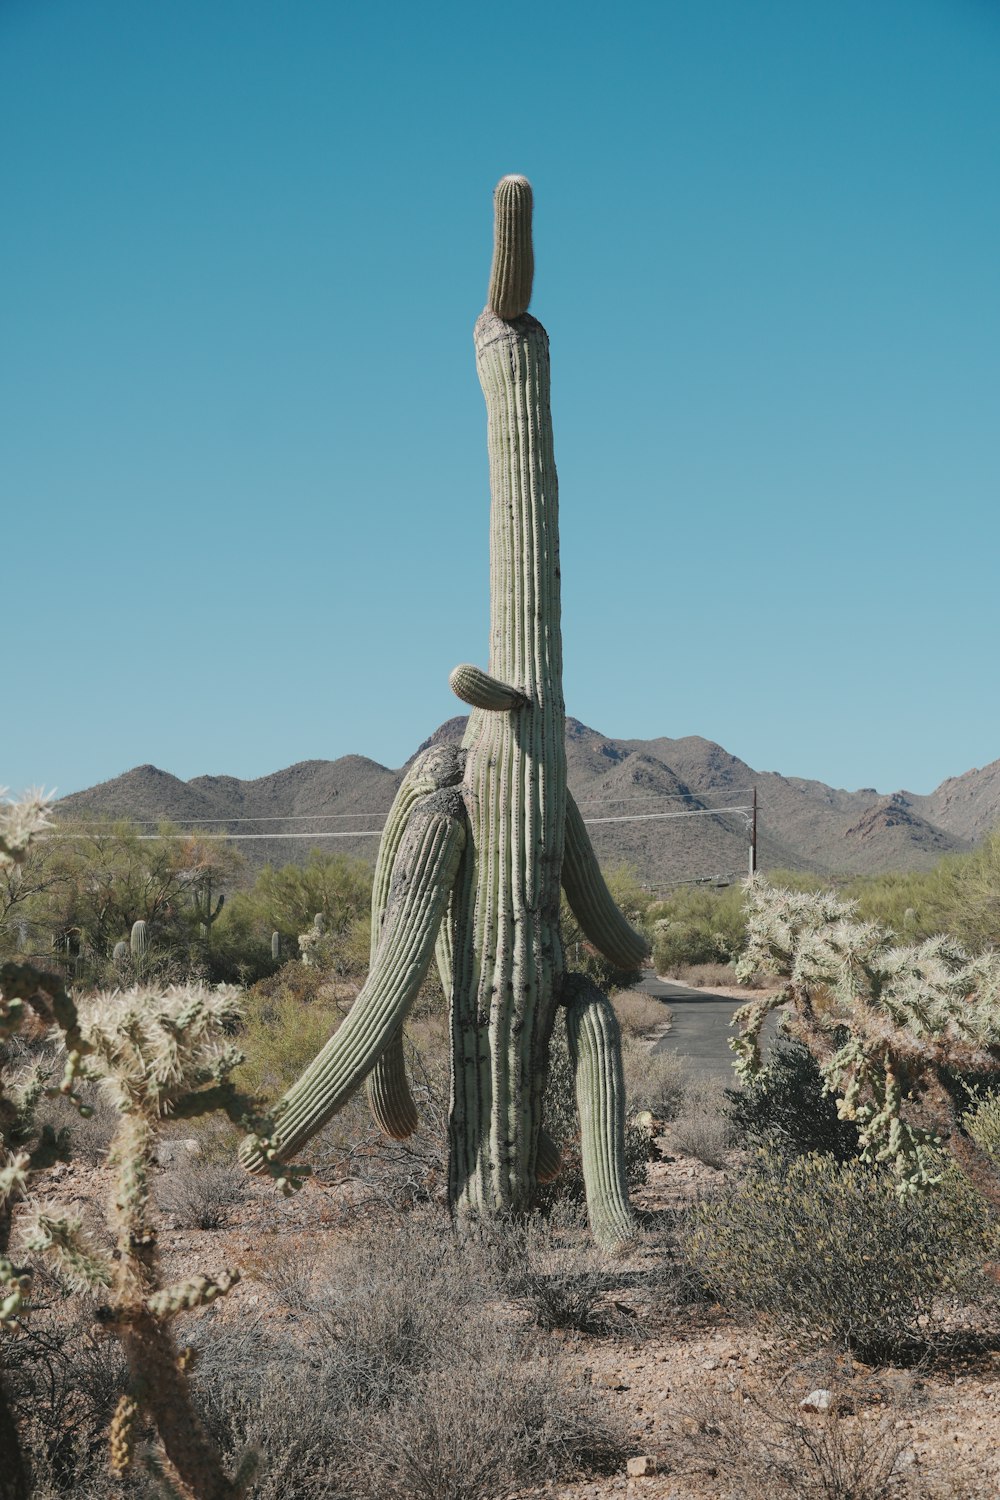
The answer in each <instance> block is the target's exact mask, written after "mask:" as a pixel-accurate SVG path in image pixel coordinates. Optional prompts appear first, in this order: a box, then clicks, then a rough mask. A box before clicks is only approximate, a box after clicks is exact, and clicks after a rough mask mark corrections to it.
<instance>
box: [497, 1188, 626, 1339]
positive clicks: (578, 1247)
mask: <svg viewBox="0 0 1000 1500" xmlns="http://www.w3.org/2000/svg"><path fill="white" fill-rule="evenodd" d="M469 1254H470V1255H472V1256H473V1257H474V1260H475V1263H476V1267H477V1274H478V1275H479V1277H480V1279H481V1280H482V1282H483V1285H484V1286H485V1287H486V1288H487V1289H490V1290H492V1291H493V1293H494V1294H495V1295H496V1296H498V1297H502V1298H503V1299H505V1300H507V1301H512V1302H515V1303H518V1304H520V1305H521V1306H523V1307H524V1308H526V1309H527V1311H528V1312H530V1313H531V1316H532V1320H533V1321H534V1323H535V1324H536V1326H537V1327H539V1328H542V1329H545V1330H551V1329H553V1328H572V1329H575V1330H576V1331H577V1332H579V1333H606V1332H608V1331H609V1330H611V1329H612V1328H615V1327H618V1326H620V1325H621V1322H622V1319H621V1316H620V1313H619V1312H618V1311H617V1309H615V1308H614V1307H613V1306H609V1305H608V1303H607V1301H606V1293H607V1292H608V1290H609V1286H611V1285H613V1282H611V1281H610V1280H609V1275H608V1269H607V1264H606V1260H605V1258H604V1257H603V1256H602V1253H601V1252H600V1251H599V1250H598V1249H597V1248H596V1247H595V1246H594V1244H593V1241H592V1240H591V1238H590V1235H589V1233H588V1231H587V1221H586V1214H585V1213H583V1212H581V1211H579V1210H578V1209H577V1208H576V1207H575V1206H574V1205H571V1204H570V1205H566V1204H563V1205H560V1206H558V1207H557V1208H556V1209H555V1210H554V1211H553V1213H551V1214H550V1215H548V1216H543V1215H541V1214H533V1215H532V1216H531V1217H530V1218H527V1219H523V1218H518V1219H500V1220H492V1221H487V1222H485V1223H482V1224H480V1225H479V1226H478V1229H477V1232H476V1235H475V1237H474V1238H473V1240H472V1241H471V1244H470V1248H469Z"/></svg>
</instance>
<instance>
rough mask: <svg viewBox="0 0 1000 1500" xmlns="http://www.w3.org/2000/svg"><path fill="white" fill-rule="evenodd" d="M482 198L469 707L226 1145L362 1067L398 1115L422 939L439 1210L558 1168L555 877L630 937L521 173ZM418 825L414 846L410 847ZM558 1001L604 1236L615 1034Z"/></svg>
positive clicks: (409, 784)
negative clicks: (326, 1001)
mask: <svg viewBox="0 0 1000 1500" xmlns="http://www.w3.org/2000/svg"><path fill="white" fill-rule="evenodd" d="M494 202H495V238H494V256H493V269H492V272H491V277H490V289H489V296H488V299H487V307H486V310H485V311H484V312H483V313H482V315H481V316H480V318H479V320H478V322H477V323H476V327H475V334H474V342H475V351H476V365H477V369H478V372H479V379H480V383H481V385H482V388H483V393H484V396H485V398H486V409H487V443H488V451H489V469H490V494H491V506H490V652H489V663H488V669H487V670H486V671H483V670H482V669H481V668H479V667H475V666H469V665H462V666H460V667H457V668H456V669H455V671H454V672H453V673H452V677H451V683H452V687H453V688H454V690H455V692H456V693H457V695H458V696H459V697H460V698H461V699H462V700H463V701H464V702H467V703H469V704H470V705H471V706H472V709H473V711H472V713H471V715H470V717H469V725H468V730H467V732H466V735H465V738H464V741H463V744H462V749H461V750H460V751H455V750H453V749H447V748H441V747H433V748H432V749H430V750H428V751H427V752H425V754H424V755H422V756H419V757H418V758H417V759H416V760H415V761H414V763H413V766H412V767H411V769H410V772H409V773H408V775H407V776H406V778H405V779H404V781H403V783H402V785H401V786H400V789H399V792H398V793H397V796H396V800H395V802H394V804H393V807H392V810H391V811H390V813H389V817H388V820H387V822H386V826H385V829H384V831H383V835H382V845H381V848H380V851H379V860H378V865H377V868H376V874H375V883H374V887H373V893H372V943H373V952H372V967H371V973H370V976H369V979H368V982H367V984H366V985H365V987H364V989H363V990H362V992H361V994H360V995H359V997H358V999H357V1000H356V1001H355V1003H354V1006H353V1007H352V1009H351V1011H350V1013H349V1015H348V1017H347V1019H346V1020H345V1021H344V1023H343V1024H342V1026H341V1027H340V1030H339V1031H338V1032H337V1033H336V1034H335V1035H334V1037H333V1038H332V1039H331V1041H330V1042H329V1043H328V1044H327V1046H326V1047H325V1048H324V1050H323V1051H322V1052H321V1053H320V1055H319V1057H318V1058H317V1059H316V1061H315V1062H314V1063H313V1064H312V1065H311V1066H310V1067H309V1068H308V1069H307V1070H306V1072H305V1073H304V1074H303V1076H302V1078H301V1079H300V1080H299V1081H298V1083H296V1084H294V1085H293V1086H292V1088H291V1089H290V1090H289V1092H288V1094H286V1096H285V1098H284V1100H283V1101H282V1102H281V1103H280V1104H279V1105H278V1107H277V1110H276V1111H275V1115H274V1134H273V1137H272V1138H271V1140H270V1142H269V1145H268V1151H267V1153H262V1152H261V1149H260V1145H259V1143H255V1142H248V1143H247V1144H246V1145H245V1146H244V1153H243V1154H244V1160H245V1161H246V1162H247V1164H248V1165H250V1166H251V1167H253V1168H259V1167H260V1166H262V1165H263V1163H264V1160H265V1156H266V1158H267V1160H268V1161H272V1160H283V1159H286V1158H287V1156H288V1155H289V1154H290V1153H291V1152H292V1151H294V1150H295V1148H296V1146H297V1145H298V1144H300V1143H301V1142H303V1141H304V1140H306V1139H307V1138H308V1136H309V1135H310V1134H312V1133H313V1132H314V1131H315V1130H317V1129H318V1128H319V1126H320V1125H321V1124H322V1123H323V1122H324V1121H325V1120H326V1119H328V1118H329V1116H330V1115H331V1114H332V1113H334V1111H335V1110H336V1109H338V1108H339V1107H340V1105H341V1104H342V1103H343V1102H344V1100H345V1099H346V1098H347V1096H348V1094H349V1093H350V1092H351V1090H352V1089H353V1088H354V1087H355V1086H356V1085H357V1083H358V1082H360V1080H361V1078H363V1077H364V1076H365V1075H366V1074H371V1078H370V1083H369V1102H370V1104H371V1107H372V1110H373V1113H374V1114H375V1118H376V1119H377V1120H378V1122H379V1124H380V1125H381V1126H382V1127H383V1129H385V1130H386V1131H387V1132H388V1133H389V1134H391V1135H405V1134H407V1133H409V1131H410V1130H412V1129H413V1128H414V1126H415V1124H416V1111H415V1107H414V1105H413V1100H412V1096H411V1095H410V1092H409V1088H408V1085H407V1082H406V1073H405V1067H404V1062H403V1051H402V1037H401V1026H402V1022H403V1019H404V1017H405V1015H406V1011H407V1008H408V1006H409V1004H410V1003H411V1001H412V999H413V997H414V996H415V994H416V992H417V988H418V987H419V984H420V982H421V980H422V978H423V975H424V973H425V972H426V969H427V966H428V964H429V962H430V956H431V952H432V950H434V952H435V954H436V957H437V962H438V968H439V970H440V973H441V978H442V983H443V984H444V987H445V993H446V995H447V996H448V999H449V1004H450V1011H451V1041H452V1102H451V1115H450V1120H449V1144H450V1156H449V1182H448V1188H449V1199H450V1202H451V1206H452V1210H453V1212H454V1213H455V1215H456V1217H457V1218H458V1219H459V1220H460V1221H463V1220H475V1219H477V1218H479V1217H482V1216H489V1215H496V1214H502V1213H508V1212H515V1213H520V1212H524V1211H525V1210H527V1209H528V1208H529V1207H530V1206H531V1203H532V1200H533V1197H534V1194H535V1190H536V1183H537V1181H538V1180H539V1179H547V1178H549V1177H551V1176H552V1175H553V1174H554V1173H555V1172H557V1171H558V1166H559V1156H558V1150H557V1148H556V1147H555V1145H554V1143H553V1142H551V1141H550V1140H549V1139H548V1137H547V1136H546V1135H545V1133H544V1131H543V1130H542V1105H543V1095H544V1091H545V1084H546V1078H547V1073H548V1054H549V1042H550V1038H551V1033H552V1026H553V1020H554V1017H555V1011H556V1006H557V1005H558V1004H559V1003H560V1001H561V1000H563V999H565V998H567V997H564V994H563V990H564V985H565V984H566V976H565V974H564V968H563V950H562V940H561V936H560V931H559V901H560V886H561V885H562V884H563V883H565V885H566V889H567V894H568V895H570V896H571V899H572V901H573V907H574V911H575V913H576V916H577V919H578V920H579V922H580V924H581V926H582V927H583V929H584V931H585V932H586V934H587V936H588V937H589V938H590V939H591V941H593V942H594V943H595V945H596V946H597V947H598V948H600V949H601V950H602V951H607V956H608V957H610V958H611V959H612V961H613V962H617V963H621V964H622V966H623V967H626V966H627V967H632V966H634V964H635V962H637V961H638V960H639V959H640V958H641V957H643V956H645V953H646V952H647V946H646V944H645V942H644V940H643V939H642V938H641V937H639V935H638V934H636V933H634V932H632V930H631V929H630V928H629V926H628V924H627V923H626V922H625V919H624V917H622V915H621V913H620V912H618V911H617V909H616V908H615V907H614V904H613V902H612V900H611V897H610V895H609V894H608V891H607V887H606V886H605V884H604V881H603V879H602V878H601V875H600V871H599V869H598V866H597V862H596V859H595V857H594V852H593V849H592V848H591V845H590V841H589V839H588V838H587V836H586V831H585V830H584V828H583V821H582V819H581V818H580V816H579V813H578V812H577V810H576V809H575V808H574V807H573V806H572V805H571V804H569V803H568V801H567V789H566V749H565V707H564V704H563V694H562V637H561V631H560V600H559V535H558V486H557V480H556V469H555V460H554V456H553V443H552V422H551V416H550V411H549V345H548V335H547V334H546V332H545V329H544V328H543V327H542V325H541V324H540V323H539V322H537V321H536V320H535V319H534V318H532V317H530V316H528V315H527V306H528V302H529V300H530V296H531V283H532V275H533V256H532V248H531V212H532V197H531V188H530V185H529V184H528V183H527V181H526V180H525V179H524V178H523V177H506V178H504V179H503V180H502V181H501V183H500V184H499V185H498V187H497V190H496V193H495V198H494ZM432 828H433V829H435V830H436V832H435V837H436V838H437V839H438V840H439V842H438V844H437V846H436V848H437V852H436V853H435V855H434V858H433V859H431V858H425V857H424V855H423V853H422V852H421V851H422V850H423V849H424V847H425V841H426V839H427V837H428V836H429V830H431V829H432ZM623 959H625V960H627V963H623V962H622V961H623ZM568 1000H569V1001H571V1035H572V1036H573V1037H574V1038H575V1041H574V1047H575V1049H576V1050H575V1053H574V1057H575V1060H576V1084H577V1093H578V1104H579V1108H580V1113H581V1117H582V1119H583V1121H584V1138H585V1154H586V1160H587V1163H588V1165H587V1171H586V1183H587V1193H588V1200H590V1199H592V1200H593V1201H592V1202H591V1203H590V1219H591V1225H592V1227H593V1231H594V1234H595V1236H596V1237H597V1238H598V1239H599V1240H600V1241H601V1242H602V1243H604V1244H606V1245H608V1246H609V1247H613V1246H616V1245H618V1244H619V1243H620V1242H621V1241H622V1240H623V1239H624V1238H625V1237H626V1235H627V1233H628V1232H629V1229H630V1218H629V1209H628V1198H627V1194H626V1192H625V1176H624V1118H623V1109H624V1104H623V1092H622V1083H621V1059H620V1040H619V1036H618V1032H617V1028H616V1026H615V1024H614V1016H613V1013H612V1012H611V1010H610V1005H609V1004H608V1001H607V1000H606V998H605V997H603V996H601V994H600V992H599V991H597V990H596V989H594V987H593V986H589V987H586V986H585V987H584V989H583V990H580V989H579V988H576V989H572V992H571V994H570V995H569V996H568Z"/></svg>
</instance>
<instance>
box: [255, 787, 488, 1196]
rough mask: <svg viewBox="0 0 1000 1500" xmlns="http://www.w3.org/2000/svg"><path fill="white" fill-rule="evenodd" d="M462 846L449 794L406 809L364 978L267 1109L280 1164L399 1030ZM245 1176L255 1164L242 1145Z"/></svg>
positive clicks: (456, 803) (456, 800)
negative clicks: (317, 1048)
mask: <svg viewBox="0 0 1000 1500" xmlns="http://www.w3.org/2000/svg"><path fill="white" fill-rule="evenodd" d="M464 847H465V814H464V807H463V804H462V799H461V796H460V795H459V793H458V792H457V791H456V790H454V789H447V790H445V791H440V792H434V793H432V795H431V796H429V797H427V798H425V799H424V800H423V801H422V802H421V804H420V805H419V806H418V807H417V808H415V809H414V810H413V812H412V813H411V816H410V820H409V823H408V825H407V828H406V831H405V833H404V834H403V838H402V840H401V842H400V845H399V850H398V852H397V854H396V859H395V862H394V864H393V871H392V881H391V884H390V889H389V899H388V902H387V905H386V911H385V920H384V923H383V927H382V935H381V938H380V940H379V944H378V949H377V951H376V954H375V962H374V963H373V964H372V967H371V970H370V972H369V975H368V979H367V981H366V983H365V986H364V988H363V989H362V991H361V993H360V995H359V996H358V998H357V999H356V1000H355V1002H354V1004H353V1006H352V1007H351V1009H350V1011H349V1012H348V1015H347V1018H346V1019H345V1020H344V1022H343V1023H342V1025H341V1026H340V1028H339V1030H337V1031H336V1032H335V1033H334V1035H333V1036H332V1037H331V1038H330V1040H329V1041H328V1042H327V1044H326V1046H325V1047H324V1048H323V1050H322V1051H321V1052H320V1053H319V1055H318V1057H316V1059H315V1060H314V1061H313V1062H312V1063H311V1064H310V1065H309V1067H308V1068H307V1069H306V1071H305V1072H304V1073H303V1074H302V1077H301V1078H300V1079H299V1080H298V1082H297V1083H294V1084H293V1085H292V1087H291V1088H290V1089H289V1090H288V1092H287V1094H286V1095H285V1097H284V1098H283V1099H282V1101H281V1103H280V1104H279V1105H278V1108H277V1109H276V1111H275V1121H276V1123H275V1129H274V1132H273V1135H272V1138H271V1141H272V1145H273V1146H274V1148H275V1151H276V1153H277V1157H278V1159H279V1160H282V1161H287V1160H288V1158H289V1157H290V1156H291V1155H292V1154H293V1153H294V1152H295V1151H296V1150H297V1149H298V1148H299V1147H300V1146H301V1145H302V1144H303V1143H304V1142H305V1141H307V1140H308V1139H309V1138H310V1136H312V1135H315V1133H316V1131H317V1130H319V1129H320V1128H321V1127H322V1126H323V1125H325V1124H326V1122H327V1120H329V1119H330V1117H331V1116H332V1115H334V1114H336V1112H337V1110H338V1109H340V1108H341V1106H342V1105H343V1104H344V1103H345V1102H346V1100H347V1099H349V1098H350V1096H351V1094H352V1093H353V1092H354V1091H355V1089H356V1088H357V1087H358V1086H359V1084H360V1083H361V1082H362V1081H363V1079H364V1078H365V1076H366V1074H368V1073H369V1072H370V1071H371V1069H372V1067H373V1066H374V1065H375V1063H376V1061H377V1060H378V1058H379V1056H380V1055H381V1053H382V1052H383V1051H384V1050H385V1047H386V1045H387V1043H388V1042H389V1041H390V1040H391V1039H392V1038H393V1037H394V1035H395V1034H396V1032H397V1031H398V1028H399V1027H400V1026H401V1024H402V1022H403V1019H404V1017H405V1016H406V1013H407V1011H408V1010H409V1008H410V1006H411V1005H412V1003H413V1001H414V999H415V998H416V995H417V992H418V990H419V989H420V986H421V984H422V983H423V981H424V976H425V975H426V973H427V969H428V966H429V965H430V961H431V958H432V956H433V953H434V943H435V940H436V938H437V934H438V928H439V927H440V925H441V918H442V916H443V915H444V911H445V907H446V905H447V902H448V897H449V894H450V892H451V888H452V885H453V883H454V880H455V875H456V872H457V870H458V865H459V861H460V859H461V855H462V850H463V849H464ZM241 1157H242V1160H243V1162H244V1165H245V1166H247V1167H249V1168H250V1169H251V1171H254V1170H257V1171H259V1170H260V1169H261V1168H262V1166H263V1161H262V1158H261V1155H260V1152H259V1150H258V1149H257V1147H256V1145H253V1144H251V1143H250V1142H247V1143H246V1144H245V1145H244V1148H243V1151H242V1152H241Z"/></svg>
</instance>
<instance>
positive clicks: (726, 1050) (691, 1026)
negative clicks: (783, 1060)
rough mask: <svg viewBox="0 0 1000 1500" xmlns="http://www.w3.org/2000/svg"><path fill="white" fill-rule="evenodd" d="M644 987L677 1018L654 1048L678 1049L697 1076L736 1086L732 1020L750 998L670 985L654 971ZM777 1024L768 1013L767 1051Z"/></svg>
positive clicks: (660, 1049) (765, 1041)
mask: <svg viewBox="0 0 1000 1500" xmlns="http://www.w3.org/2000/svg"><path fill="white" fill-rule="evenodd" d="M640 989H643V990H645V991H646V993H647V994H648V995H653V996H654V997H655V998H656V999H657V1000H663V1001H665V1002H666V1004H667V1005H669V1007H670V1010H671V1012H672V1013H673V1017H674V1023H673V1026H672V1027H671V1029H670V1030H669V1031H668V1032H667V1034H666V1036H665V1037H663V1038H661V1040H660V1041H658V1042H657V1044H656V1046H655V1047H654V1048H653V1051H654V1052H676V1053H678V1054H679V1056H681V1057H683V1058H684V1059H685V1061H686V1062H687V1064H688V1066H689V1068H690V1070H691V1072H692V1073H694V1074H695V1075H696V1076H698V1077H700V1078H722V1079H724V1080H725V1081H726V1082H727V1083H732V1085H733V1086H734V1087H735V1085H736V1076H735V1074H734V1073H733V1056H734V1054H733V1052H732V1050H731V1048H730V1046H729V1038H730V1037H731V1036H732V1035H733V1032H732V1028H731V1025H730V1023H731V1021H732V1018H733V1015H734V1014H735V1012H736V1011H738V1010H739V1008H740V1006H741V1005H745V1004H746V1001H744V1000H733V999H732V998H730V997H727V996H725V995H713V994H712V993H711V992H710V991H708V990H692V989H689V988H688V986H687V985H684V984H670V983H668V982H667V981H665V980H662V979H657V977H656V975H655V974H652V973H648V974H646V975H645V976H644V978H643V981H642V984H641V985H640ZM777 1026H778V1020H777V1017H776V1016H774V1015H771V1016H768V1018H767V1023H766V1025H765V1027H764V1033H763V1049H764V1052H765V1054H766V1052H767V1049H768V1047H769V1046H770V1045H771V1044H772V1043H773V1042H774V1038H775V1034H776V1032H777Z"/></svg>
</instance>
